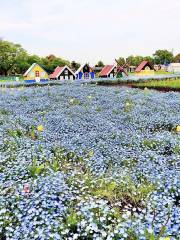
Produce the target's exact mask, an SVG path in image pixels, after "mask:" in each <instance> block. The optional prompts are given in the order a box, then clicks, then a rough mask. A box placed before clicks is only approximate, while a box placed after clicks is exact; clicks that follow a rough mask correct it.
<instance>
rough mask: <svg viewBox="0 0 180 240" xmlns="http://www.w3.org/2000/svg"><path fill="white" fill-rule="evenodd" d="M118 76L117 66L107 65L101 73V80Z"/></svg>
mask: <svg viewBox="0 0 180 240" xmlns="http://www.w3.org/2000/svg"><path fill="white" fill-rule="evenodd" d="M115 76H116V65H106V66H105V67H103V69H102V70H101V72H100V73H99V77H100V78H114V77H115Z"/></svg>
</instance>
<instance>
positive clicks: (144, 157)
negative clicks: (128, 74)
mask: <svg viewBox="0 0 180 240" xmlns="http://www.w3.org/2000/svg"><path fill="white" fill-rule="evenodd" d="M0 91H1V93H0V239H28V240H34V239H40V240H41V239H50V240H51V239H52V240H54V239H55V240H56V239H64V240H66V239H82V240H91V239H94V240H96V239H99V240H101V239H102V240H105V239H108V240H119V239H123V240H139V239H142V240H160V239H164V240H165V239H166V240H170V239H171V240H177V239H179V237H180V235H179V228H180V221H179V219H180V205H179V201H180V191H179V187H180V182H179V176H180V175H179V174H180V171H179V170H180V169H179V164H180V117H179V109H180V94H179V93H173V92H172V93H159V92H157V91H151V90H150V91H141V90H139V89H128V88H116V87H109V88H107V87H103V86H96V85H85V84H84V85H75V84H70V85H62V86H46V87H43V88H40V87H32V88H18V89H0ZM178 126H179V127H178Z"/></svg>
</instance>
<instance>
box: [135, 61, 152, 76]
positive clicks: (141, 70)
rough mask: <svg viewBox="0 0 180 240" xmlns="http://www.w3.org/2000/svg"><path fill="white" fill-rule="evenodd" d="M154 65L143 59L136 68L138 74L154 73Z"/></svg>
mask: <svg viewBox="0 0 180 240" xmlns="http://www.w3.org/2000/svg"><path fill="white" fill-rule="evenodd" d="M154 73H155V71H154V66H153V65H152V64H151V63H150V62H148V61H142V62H141V63H140V65H139V66H138V67H137V68H136V70H135V75H137V76H149V75H154Z"/></svg>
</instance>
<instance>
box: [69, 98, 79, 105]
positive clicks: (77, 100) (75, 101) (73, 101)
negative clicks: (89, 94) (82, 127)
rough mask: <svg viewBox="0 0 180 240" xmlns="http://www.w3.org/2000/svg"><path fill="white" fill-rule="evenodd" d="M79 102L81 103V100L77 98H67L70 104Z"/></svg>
mask: <svg viewBox="0 0 180 240" xmlns="http://www.w3.org/2000/svg"><path fill="white" fill-rule="evenodd" d="M80 103H81V101H80V100H79V99H77V98H71V99H70V100H69V104H70V105H80Z"/></svg>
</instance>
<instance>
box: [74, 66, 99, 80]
mask: <svg viewBox="0 0 180 240" xmlns="http://www.w3.org/2000/svg"><path fill="white" fill-rule="evenodd" d="M75 75H76V79H79V80H82V79H94V78H95V73H94V70H93V68H91V67H90V66H89V64H87V63H85V64H83V65H81V66H80V67H79V69H78V70H77V71H76V72H75Z"/></svg>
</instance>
